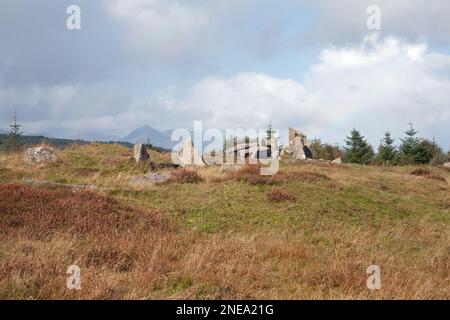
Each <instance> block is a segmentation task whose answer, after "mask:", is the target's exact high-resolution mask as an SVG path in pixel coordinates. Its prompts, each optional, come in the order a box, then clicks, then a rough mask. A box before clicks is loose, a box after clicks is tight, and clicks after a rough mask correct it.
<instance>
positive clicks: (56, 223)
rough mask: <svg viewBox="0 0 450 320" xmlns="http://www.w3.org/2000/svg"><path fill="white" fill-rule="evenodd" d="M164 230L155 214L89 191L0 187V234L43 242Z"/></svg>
mask: <svg viewBox="0 0 450 320" xmlns="http://www.w3.org/2000/svg"><path fill="white" fill-rule="evenodd" d="M167 227H168V221H167V219H166V218H165V217H164V216H162V215H161V214H159V213H158V212H156V211H155V210H151V209H146V210H143V209H138V208H135V207H133V206H131V205H126V204H123V203H120V202H119V201H117V200H115V199H112V198H110V197H106V196H103V195H99V194H96V193H93V192H90V191H76V192H75V191H73V190H71V189H67V188H64V189H45V188H38V187H31V186H26V185H18V184H9V185H0V234H2V233H3V234H10V233H13V234H14V233H20V234H22V235H24V236H25V237H26V238H31V239H43V238H45V237H47V236H50V235H53V234H54V233H57V232H65V233H69V234H71V235H75V236H84V235H87V234H95V235H98V234H103V235H120V234H125V233H127V232H128V231H129V230H141V231H142V232H144V231H149V230H152V229H159V230H162V229H166V228H167Z"/></svg>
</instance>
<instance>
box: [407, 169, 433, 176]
mask: <svg viewBox="0 0 450 320" xmlns="http://www.w3.org/2000/svg"><path fill="white" fill-rule="evenodd" d="M411 174H412V175H414V176H429V175H430V174H431V171H430V170H429V169H424V168H418V169H415V170H413V171H412V172H411Z"/></svg>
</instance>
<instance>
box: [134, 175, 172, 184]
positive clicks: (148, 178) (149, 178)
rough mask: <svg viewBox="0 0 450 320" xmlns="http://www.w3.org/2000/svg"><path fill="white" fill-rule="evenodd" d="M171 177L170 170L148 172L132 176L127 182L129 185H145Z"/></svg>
mask: <svg viewBox="0 0 450 320" xmlns="http://www.w3.org/2000/svg"><path fill="white" fill-rule="evenodd" d="M170 178H171V173H170V172H161V173H155V172H149V173H147V174H146V175H145V176H136V177H132V178H131V179H130V180H129V181H128V183H129V184H130V185H131V186H147V185H154V184H157V183H161V182H164V181H167V180H169V179H170Z"/></svg>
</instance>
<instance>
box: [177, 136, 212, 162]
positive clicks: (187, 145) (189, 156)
mask: <svg viewBox="0 0 450 320" xmlns="http://www.w3.org/2000/svg"><path fill="white" fill-rule="evenodd" d="M171 157H172V161H173V163H174V164H179V165H180V166H182V167H185V166H189V165H192V166H199V167H203V166H205V165H206V164H205V162H204V161H203V158H202V156H201V155H200V153H199V152H198V151H197V149H196V148H195V147H194V144H193V143H192V140H191V139H186V140H184V142H183V145H182V146H181V149H180V150H179V151H172V155H171Z"/></svg>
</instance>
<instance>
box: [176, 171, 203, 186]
mask: <svg viewBox="0 0 450 320" xmlns="http://www.w3.org/2000/svg"><path fill="white" fill-rule="evenodd" d="M170 180H172V181H175V182H178V183H199V182H202V180H203V179H202V178H201V177H200V176H199V174H198V173H197V171H195V170H192V169H186V168H181V169H177V170H175V171H173V172H172V174H171V179H170Z"/></svg>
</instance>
